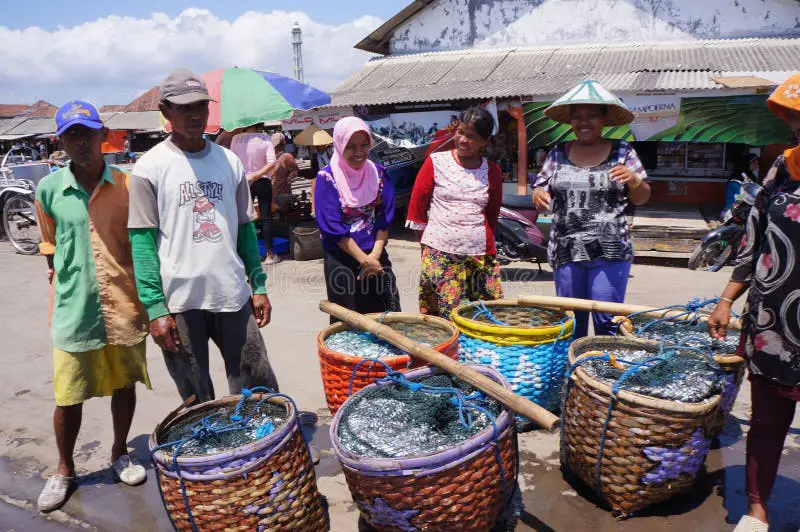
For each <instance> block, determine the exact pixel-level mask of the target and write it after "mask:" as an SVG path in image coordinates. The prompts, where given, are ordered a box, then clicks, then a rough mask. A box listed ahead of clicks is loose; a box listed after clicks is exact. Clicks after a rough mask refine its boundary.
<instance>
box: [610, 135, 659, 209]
mask: <svg viewBox="0 0 800 532" xmlns="http://www.w3.org/2000/svg"><path fill="white" fill-rule="evenodd" d="M610 175H611V179H612V180H613V181H615V182H616V183H619V184H620V185H625V186H626V188H627V191H628V199H629V200H630V202H631V203H633V204H634V205H636V206H640V205H644V204H645V203H647V201H648V200H649V199H650V194H651V190H650V184H649V183H647V171H646V170H645V169H644V165H643V164H642V161H641V160H640V159H639V156H638V155H637V153H636V150H634V149H633V147H631V146H627V148H626V150H625V157H624V159H623V160H622V164H618V165H617V166H615V167H614V168H612V169H611V172H610Z"/></svg>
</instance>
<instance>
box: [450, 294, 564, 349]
mask: <svg viewBox="0 0 800 532" xmlns="http://www.w3.org/2000/svg"><path fill="white" fill-rule="evenodd" d="M479 303H483V304H484V305H486V306H487V307H530V308H543V307H537V306H534V305H522V304H520V302H519V301H518V300H516V299H495V300H492V301H479ZM472 306H473V302H468V303H462V304H461V305H459V306H457V307H456V308H454V309H453V311H452V312H451V313H450V318H451V319H452V320H453V323H455V324H456V327H457V328H458V329H459V330H461V331H462V332H465V333H466V332H468V331H479V332H481V333H484V334H490V335H504V336H512V335H513V336H523V337H536V338H538V337H542V336H554V335H556V336H558V339H561V338H562V337H566V336H569V335H571V334H572V331H573V329H574V327H575V313H574V312H572V311H571V310H560V309H545V310H549V311H552V312H562V313H563V314H564V315H565V317H567V318H570V319H568V320H567V322H566V324H565V326H564V327H562V326H560V325H558V326H557V325H548V326H543V327H524V328H522V327H513V326H508V325H495V324H485V323H483V322H479V321H476V320H472V319H469V318H465V317H464V316H462V315H461V314H460V312H461V311H462V310H463V309H466V308H470V307H472ZM551 341H552V340H551Z"/></svg>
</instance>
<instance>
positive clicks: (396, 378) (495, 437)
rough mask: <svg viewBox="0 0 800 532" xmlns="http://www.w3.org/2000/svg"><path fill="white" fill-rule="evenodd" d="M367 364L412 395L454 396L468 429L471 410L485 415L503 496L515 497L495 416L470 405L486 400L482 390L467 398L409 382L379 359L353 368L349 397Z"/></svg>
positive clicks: (457, 392)
mask: <svg viewBox="0 0 800 532" xmlns="http://www.w3.org/2000/svg"><path fill="white" fill-rule="evenodd" d="M365 362H371V363H373V365H374V363H375V362H377V363H378V364H380V365H382V366H383V367H384V369H385V370H386V379H388V380H389V381H391V382H392V383H393V384H396V385H398V386H402V387H404V388H407V389H409V390H411V392H412V393H416V392H422V393H427V394H430V395H452V397H451V398H450V402H451V403H452V404H453V405H454V406H455V407H456V408H457V409H458V419H459V422H460V423H461V425H462V426H464V427H465V428H467V429H470V428H472V426H473V424H474V420H473V418H472V416H471V415H470V413H469V411H470V410H476V411H478V412H479V413H482V414H484V415H485V416H486V418H487V419H488V420H489V421H490V422H491V424H492V446H493V447H494V452H495V460H496V461H497V466H498V467H499V469H500V479H501V481H502V483H503V495H504V498H506V503H507V502H508V500H509V497H512V496H513V491H511V492H509V490H508V482H507V480H506V473H505V468H504V467H503V459H502V456H501V454H500V441H499V439H500V434H499V433H498V430H497V422H496V420H495V418H494V416H493V415H492V414H491V412H489V411H488V410H486V409H485V408H483V407H481V406H480V405H476V404H469V402H470V401H479V400H483V399H486V396H485V395H484V394H483V393H482V392H481V391H480V390H476V391H475V393H473V394H471V395H469V396H466V397H465V396H464V394H463V393H462V392H461V391H460V390H458V389H457V388H453V387H441V388H440V387H437V386H428V385H425V384H421V383H419V382H412V381H410V380H408V378H407V377H406V376H405V374H403V373H401V372H399V371H394V370H392V368H391V367H390V366H389V365H388V364H387V363H385V362H383V361H382V360H379V359H377V358H365V359H364V360H361V361H359V363H358V364H356V366H355V367H354V368H353V372H352V373H351V374H350V386H349V389H348V392H347V396H348V397H350V396H351V395H353V381H354V380H355V377H356V372H357V371H358V368H359V367H361V365H362V364H364V363H365ZM372 367H373V366H370V370H372ZM376 380H380V379H376ZM518 454H519V453H518ZM517 470H519V469H517Z"/></svg>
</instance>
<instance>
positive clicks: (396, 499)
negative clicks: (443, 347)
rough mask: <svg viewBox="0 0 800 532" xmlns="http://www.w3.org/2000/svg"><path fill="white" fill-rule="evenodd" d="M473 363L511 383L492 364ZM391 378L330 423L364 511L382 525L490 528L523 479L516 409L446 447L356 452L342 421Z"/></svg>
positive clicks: (421, 372)
mask: <svg viewBox="0 0 800 532" xmlns="http://www.w3.org/2000/svg"><path fill="white" fill-rule="evenodd" d="M470 367H471V368H472V369H474V370H475V371H478V372H479V373H482V374H483V375H485V376H487V377H489V378H490V379H492V380H494V381H496V382H498V383H500V384H501V385H502V386H503V387H504V388H506V389H507V390H510V389H511V388H510V386H509V384H508V382H507V381H506V380H505V379H504V378H503V376H502V375H501V374H500V373H498V372H497V371H495V370H494V369H492V368H491V367H488V366H470ZM440 373H442V371H441V370H439V369H438V368H429V367H426V368H420V369H417V370H414V371H410V372H408V373H406V374H405V376H406V378H407V379H408V380H410V381H415V380H419V379H421V378H424V377H427V376H431V375H438V374H440ZM389 385H391V381H389V380H381V381H378V382H376V383H375V384H372V385H370V386H368V387H366V388H364V389H362V390H360V391H359V392H358V393H357V394H355V395H354V396H352V397H351V398H349V399H348V400H347V401H345V403H344V404H343V405H342V407H341V408H340V409H339V411H338V412H337V413H336V416H335V417H334V418H333V422H332V423H331V429H330V436H331V442H332V444H333V451H334V453H335V454H336V457H337V458H338V459H339V462H340V463H341V464H342V469H343V471H344V474H345V478H346V479H347V484H348V486H349V488H350V493H351V495H352V496H353V500H354V501H355V503H356V504H357V506H358V508H359V510H360V511H361V514H362V516H363V517H364V518H365V519H366V520H367V522H368V523H369V524H370V525H371V526H372V527H373V528H375V529H377V530H379V531H384V530H385V531H395V530H426V531H427V530H430V531H442V532H444V531H452V530H463V531H467V530H469V531H472V530H475V531H477V530H488V529H489V528H491V526H492V524H493V523H494V522H495V521H496V520H497V518H498V517H499V516H500V514H501V512H502V510H503V507H504V505H505V503H506V502H507V498H508V496H509V495H510V493H511V490H512V489H513V487H514V486H515V484H516V479H517V473H518V472H517V456H518V449H517V434H516V428H515V424H514V422H513V421H514V417H513V414H512V413H511V411H510V410H508V409H507V408H506V409H503V411H502V412H501V413H500V415H499V416H497V418H496V420H495V423H496V426H497V435H496V436H495V432H494V430H493V428H492V426H491V425H490V426H488V427H486V428H485V429H483V430H482V431H481V432H479V433H478V434H476V435H475V436H473V437H472V438H470V439H468V440H466V441H464V442H463V443H461V444H459V445H457V446H454V447H452V448H450V449H446V450H444V451H442V452H437V453H432V454H427V455H421V456H416V457H413V458H364V457H360V456H357V455H353V454H352V453H350V452H348V451H347V450H346V449H344V447H343V446H342V445H341V442H340V440H339V426H340V424H341V420H342V417H343V415H344V413H345V412H347V410H348V403H349V402H351V401H354V400H355V398H356V397H358V396H360V395H361V394H363V393H366V392H367V391H368V390H371V389H373V388H376V387H381V386H389ZM420 393H422V392H420ZM498 457H499V460H498ZM501 464H502V469H501Z"/></svg>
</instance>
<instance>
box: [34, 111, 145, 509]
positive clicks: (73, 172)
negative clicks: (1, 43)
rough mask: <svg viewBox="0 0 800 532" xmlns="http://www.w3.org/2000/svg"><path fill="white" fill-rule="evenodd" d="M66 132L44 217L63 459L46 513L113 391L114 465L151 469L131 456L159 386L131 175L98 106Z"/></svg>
mask: <svg viewBox="0 0 800 532" xmlns="http://www.w3.org/2000/svg"><path fill="white" fill-rule="evenodd" d="M55 119H56V126H57V128H58V131H57V133H56V134H57V135H58V136H59V137H60V139H61V142H62V143H63V144H64V151H66V152H67V155H69V157H70V159H71V163H70V165H69V166H68V167H66V168H62V169H60V170H58V171H57V172H55V173H53V174H50V175H49V176H47V177H45V178H44V179H42V181H41V182H40V184H39V187H38V188H37V190H36V213H37V219H38V221H39V228H40V231H41V235H42V243H41V245H40V251H41V252H42V255H44V256H45V257H46V258H47V263H48V267H49V268H50V272H49V273H50V275H51V278H52V281H51V282H52V292H53V309H52V315H51V332H52V338H53V366H54V376H53V387H54V390H55V400H56V410H55V414H54V416H53V425H54V428H55V433H56V444H57V446H58V453H59V462H58V468H57V470H56V474H55V475H53V476H51V477H50V478H48V479H47V483H46V484H45V487H44V489H43V490H42V493H41V495H40V496H39V509H40V510H41V511H45V512H46V511H52V510H55V509H57V508H59V507H61V506H62V505H63V504H64V503H65V502H66V501H67V498H68V497H69V495H70V493H71V491H72V489H73V488H74V487H75V463H74V461H73V451H74V449H75V442H76V440H77V438H78V431H79V429H80V425H81V416H82V412H83V402H84V401H85V400H86V399H89V398H91V397H104V396H109V395H110V396H111V415H112V419H113V425H114V444H113V446H112V447H111V466H112V469H113V471H114V473H115V474H116V475H117V477H118V478H119V479H120V480H121V481H122V482H124V483H126V484H130V485H135V484H140V483H142V482H144V480H145V479H146V472H145V470H144V467H142V466H141V465H140V464H139V463H138V462H137V461H136V459H135V458H134V457H133V456H131V455H129V454H128V444H127V440H128V431H129V430H130V427H131V422H132V420H133V413H134V410H135V407H136V390H135V387H134V386H135V383H136V382H142V383H144V384H145V386H147V387H148V388H150V378H149V376H148V373H147V362H146V359H145V338H146V336H147V318H146V313H145V310H144V307H143V306H142V304H141V303H140V302H139V299H138V297H137V294H136V289H135V283H134V277H133V263H132V260H131V251H130V241H129V238H128V231H127V221H128V176H127V174H125V173H124V172H122V171H120V170H118V169H117V168H112V167H110V166H107V165H106V164H105V162H104V161H103V151H102V143H103V140H104V139H105V138H106V134H107V132H108V131H107V130H106V129H105V127H104V126H103V122H102V121H101V120H100V115H99V114H98V112H97V109H95V108H94V107H93V106H92V105H90V104H88V103H86V102H81V101H72V102H69V103H67V104H65V105H64V106H62V107H61V108H60V109H59V110H58V112H57V113H56V117H55Z"/></svg>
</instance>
